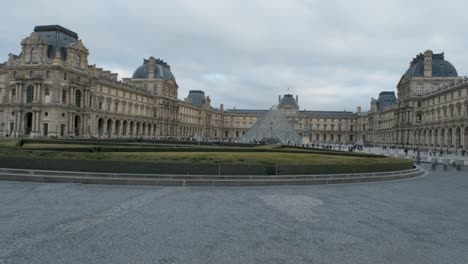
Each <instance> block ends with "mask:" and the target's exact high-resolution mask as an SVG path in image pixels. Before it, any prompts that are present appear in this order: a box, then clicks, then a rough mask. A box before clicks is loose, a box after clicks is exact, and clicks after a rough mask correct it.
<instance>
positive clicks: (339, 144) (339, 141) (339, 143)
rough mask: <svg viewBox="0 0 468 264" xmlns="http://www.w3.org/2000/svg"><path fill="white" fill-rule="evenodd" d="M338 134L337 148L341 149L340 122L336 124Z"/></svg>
mask: <svg viewBox="0 0 468 264" xmlns="http://www.w3.org/2000/svg"><path fill="white" fill-rule="evenodd" d="M338 131H339V132H338V135H339V137H340V140H338V146H339V150H340V151H341V123H339V124H338Z"/></svg>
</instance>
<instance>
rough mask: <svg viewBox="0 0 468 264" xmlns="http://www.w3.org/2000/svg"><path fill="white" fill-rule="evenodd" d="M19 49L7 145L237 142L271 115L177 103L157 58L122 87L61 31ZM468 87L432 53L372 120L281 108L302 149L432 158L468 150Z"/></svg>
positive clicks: (285, 99) (2, 114)
mask: <svg viewBox="0 0 468 264" xmlns="http://www.w3.org/2000/svg"><path fill="white" fill-rule="evenodd" d="M21 46H22V51H21V53H20V54H19V55H14V54H9V58H8V61H7V62H6V63H4V64H0V136H3V137H5V136H7V135H8V136H9V137H64V138H67V137H103V138H109V137H119V138H120V137H144V138H167V137H174V138H187V137H194V136H197V137H203V138H212V139H229V140H238V139H239V138H240V137H242V136H243V135H244V134H245V133H246V131H247V130H248V129H249V128H250V127H251V126H253V125H254V124H255V122H256V121H257V120H258V119H260V118H261V117H262V116H263V115H264V114H265V113H266V112H267V111H268V109H265V110H252V109H224V107H223V105H220V107H219V108H216V107H213V106H211V99H210V97H209V96H206V95H205V93H204V91H200V90H192V91H190V92H189V94H188V96H187V97H186V98H185V99H184V100H180V99H179V95H178V88H179V86H178V84H177V81H176V79H175V77H174V75H173V73H172V71H171V67H170V66H169V64H168V63H166V62H165V61H163V60H161V59H156V58H154V57H149V58H148V59H144V60H143V64H142V65H141V66H139V67H138V68H137V69H136V70H135V72H134V73H133V75H132V77H131V78H123V79H122V81H119V80H118V76H117V74H116V73H111V72H110V71H106V70H103V69H101V68H98V67H96V66H95V65H89V64H88V55H89V51H88V49H87V48H86V47H85V46H84V45H83V43H82V41H81V40H80V39H79V38H78V34H76V33H75V32H73V31H70V30H68V29H66V28H63V27H61V26H57V25H54V26H37V27H35V29H34V32H32V33H31V34H30V36H29V37H27V38H25V39H23V40H22V41H21ZM467 81H468V80H467V79H466V78H465V77H464V78H462V77H458V73H457V71H456V69H455V67H454V66H453V65H452V64H451V63H450V62H448V61H446V60H445V58H444V54H443V53H441V54H433V53H432V51H426V52H425V53H424V54H419V55H417V56H416V58H414V59H413V60H412V62H411V63H410V67H409V69H408V70H407V71H406V72H405V73H404V74H403V76H402V77H401V79H400V81H399V83H398V85H397V89H398V94H397V95H395V93H394V92H391V91H390V92H388V91H386V92H381V93H380V94H379V97H378V98H377V99H372V100H371V109H370V111H367V112H363V111H361V108H360V107H358V108H357V111H356V112H349V111H306V110H300V108H299V97H298V96H295V97H293V95H291V94H286V95H284V96H279V98H278V102H277V108H278V109H279V110H280V111H281V112H282V113H283V115H284V116H285V117H286V118H287V120H288V121H289V122H290V123H291V125H292V126H293V127H294V128H295V129H296V131H297V133H298V134H299V135H300V137H301V139H302V143H304V144H307V143H354V142H357V141H359V142H365V143H368V144H385V145H399V146H401V145H405V146H415V145H416V144H417V139H418V138H419V139H420V143H421V145H423V146H426V147H429V148H437V149H440V148H444V149H461V148H463V149H466V148H467V147H468V107H467V105H468V82H467ZM273 104H274V102H272V105H273ZM419 121H420V122H419Z"/></svg>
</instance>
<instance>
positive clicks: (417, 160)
mask: <svg viewBox="0 0 468 264" xmlns="http://www.w3.org/2000/svg"><path fill="white" fill-rule="evenodd" d="M416 125H417V132H418V150H417V151H418V152H417V154H416V164H418V165H419V164H421V153H420V151H419V143H420V139H421V131H420V126H421V120H420V119H418V121H417V123H416Z"/></svg>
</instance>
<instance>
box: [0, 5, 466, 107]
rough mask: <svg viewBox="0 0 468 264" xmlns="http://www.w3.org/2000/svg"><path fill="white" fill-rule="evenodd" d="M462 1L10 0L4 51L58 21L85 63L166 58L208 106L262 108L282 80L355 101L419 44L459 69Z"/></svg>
mask: <svg viewBox="0 0 468 264" xmlns="http://www.w3.org/2000/svg"><path fill="white" fill-rule="evenodd" d="M467 6H468V3H466V2H465V1H462V0H448V1H445V2H444V3H441V2H437V1H424V0H416V1H410V2H408V1H406V0H387V1H371V0H355V1H348V0H336V1H321V0H290V1H271V0H239V1H219V0H200V1H192V0H172V1H159V0H158V1H149V0H148V1H144V0H135V1H132V2H128V1H124V0H119V1H114V2H113V3H112V4H110V3H109V2H107V1H102V2H93V1H91V0H82V1H80V2H70V3H67V4H66V5H57V3H56V1H52V0H44V1H32V0H30V1H7V2H5V3H4V4H3V6H2V10H5V12H4V13H3V17H2V19H3V20H4V21H8V23H2V24H1V25H0V31H1V32H2V35H3V37H2V42H0V52H1V53H0V56H1V58H3V60H6V58H7V54H8V53H10V52H13V53H19V51H20V46H19V42H20V40H21V39H23V38H24V37H26V36H27V35H29V33H30V32H31V31H32V29H33V27H34V26H35V25H36V24H61V25H62V26H64V27H67V28H70V29H71V30H73V31H76V32H77V33H78V34H79V36H80V37H81V38H82V39H83V41H84V44H85V45H86V46H87V47H88V48H89V50H90V62H91V63H93V64H94V63H95V64H96V65H97V66H98V67H102V68H105V69H107V70H112V71H114V72H117V73H119V76H120V77H121V78H122V77H130V76H131V75H132V73H133V71H134V70H135V69H136V68H137V67H138V66H140V65H141V63H142V59H143V58H147V57H149V56H155V57H161V58H162V59H164V60H165V61H168V63H169V64H170V65H171V66H172V71H173V73H174V75H175V76H176V78H177V82H178V84H179V86H180V91H179V95H180V96H179V97H180V98H181V99H183V98H184V97H185V96H186V95H187V94H188V91H189V90H190V89H201V90H204V91H205V92H206V94H208V95H210V97H211V99H212V102H213V104H214V105H219V104H221V103H223V104H224V105H225V106H226V107H233V106H236V107H238V108H257V109H258V108H266V107H269V106H271V105H272V104H274V103H276V101H277V98H278V94H282V93H285V92H286V90H287V88H288V87H289V88H290V92H292V93H294V94H298V95H299V100H300V101H299V103H300V106H301V108H306V109H309V110H321V109H322V110H334V109H335V110H342V109H350V110H353V109H354V108H355V106H356V105H362V106H367V105H368V104H369V100H370V98H371V97H377V96H378V93H379V92H380V91H382V90H395V87H396V84H397V83H398V81H399V78H400V77H401V75H402V74H403V73H404V72H405V71H406V69H407V67H408V66H409V61H410V60H411V59H412V58H413V57H414V56H415V55H416V54H417V53H419V52H424V51H425V50H426V49H432V50H433V51H434V52H442V51H445V55H446V58H447V60H449V61H451V62H452V63H453V64H454V65H455V67H456V68H457V70H458V73H459V74H460V75H465V74H466V72H467V70H468V68H467V65H466V61H467V59H468V53H466V46H467V40H468V39H467V37H466V36H467V34H466V33H467V31H468V29H465V28H466V27H465V26H464V25H467V24H468V16H466V15H465V14H464V13H463V12H457V10H464V9H465V8H466V7H467ZM37 10H41V12H37ZM70 10H72V12H70ZM17 14H21V16H18V15H17ZM73 14H79V15H73ZM24 18H28V19H24ZM31 21H33V22H31Z"/></svg>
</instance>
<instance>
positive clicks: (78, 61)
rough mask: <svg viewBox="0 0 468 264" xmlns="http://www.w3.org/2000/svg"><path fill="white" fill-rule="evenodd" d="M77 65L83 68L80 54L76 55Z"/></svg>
mask: <svg viewBox="0 0 468 264" xmlns="http://www.w3.org/2000/svg"><path fill="white" fill-rule="evenodd" d="M75 67H76V68H81V56H80V55H76V61H75Z"/></svg>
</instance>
